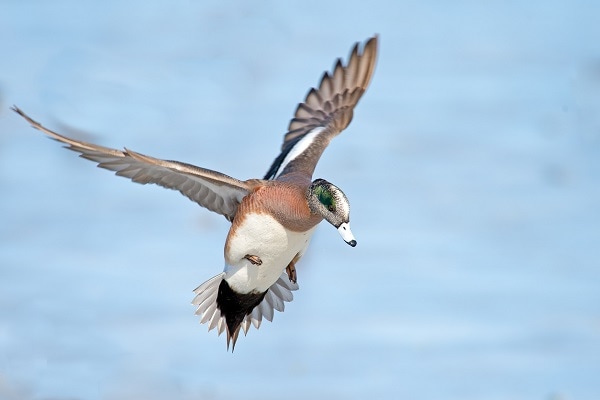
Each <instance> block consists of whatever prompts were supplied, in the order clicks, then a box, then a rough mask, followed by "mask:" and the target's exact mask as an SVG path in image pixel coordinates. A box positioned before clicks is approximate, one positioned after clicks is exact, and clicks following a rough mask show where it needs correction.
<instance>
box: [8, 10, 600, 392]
mask: <svg viewBox="0 0 600 400" xmlns="http://www.w3.org/2000/svg"><path fill="white" fill-rule="evenodd" d="M598 15H600V6H599V5H597V4H593V3H592V2H586V1H574V2H573V1H571V2H567V1H550V2H547V1H545V2H542V1H534V2H528V3H527V4H522V3H520V2H499V1H497V2H496V1H495V2H483V3H482V2H470V1H461V2H452V3H448V4H439V2H433V1H429V2H425V1H423V2H379V1H373V2H370V3H365V2H354V1H344V2H341V1H335V2H327V3H325V2H315V1H308V2H307V1H303V2H269V3H266V2H265V3H263V4H261V5H251V4H250V3H247V2H243V1H238V2H233V3H232V2H229V3H223V2H216V1H208V2H183V1H176V2H161V3H157V2H154V3H148V2H141V1H132V2H119V1H103V2H98V3H86V2H77V1H67V0H65V1H56V2H17V1H8V2H4V4H2V5H1V6H0V36H1V37H2V38H3V40H2V41H0V55H1V60H2V61H0V193H1V196H0V399H7V400H15V399H16V400H21V399H26V400H30V399H31V400H33V399H106V400H120V399H150V400H153V399H157V400H158V399H175V398H176V399H184V400H185V399H238V398H246V399H263V400H264V399H279V398H282V397H286V398H289V399H306V398H318V399H320V398H323V399H325V398H328V399H329V398H351V399H364V398H371V399H392V398H406V399H484V400H494V399H553V400H558V399H561V400H566V399H578V400H580V399H598V398H600V386H599V385H598V376H600V268H599V267H600V266H599V261H598V260H599V259H600V250H598V249H599V246H598V244H599V243H600V207H599V205H600V161H599V160H600V44H599V42H598V40H597V38H599V37H600V24H598ZM373 33H379V34H380V41H381V46H380V57H379V63H378V66H377V71H376V74H375V77H374V79H373V82H372V85H371V87H370V88H369V90H368V92H367V93H366V95H365V96H364V98H363V100H362V101H361V103H360V104H359V106H358V108H357V110H356V113H355V118H354V121H353V122H352V124H351V126H350V127H349V129H348V130H347V131H346V132H344V133H343V135H341V136H340V137H338V138H336V139H335V140H334V142H333V143H332V145H331V146H330V148H329V149H328V150H327V151H326V153H325V154H324V156H323V158H322V160H321V162H320V164H319V166H318V168H317V173H316V176H317V177H324V178H327V179H328V180H331V181H332V182H334V183H335V184H337V185H339V186H340V187H342V188H343V189H344V191H345V192H346V194H347V195H348V196H349V198H350V201H351V203H352V226H353V231H354V234H355V236H356V237H357V240H358V246H357V247H356V248H350V247H349V246H347V245H346V244H344V243H343V241H342V240H340V238H339V236H338V234H337V232H335V230H334V229H332V228H331V227H330V226H326V225H323V226H321V227H320V228H319V229H318V231H317V233H316V235H315V237H314V239H313V243H312V245H311V248H310V250H309V252H308V254H307V255H306V256H305V258H304V259H303V260H302V262H301V263H300V264H299V266H298V268H299V269H298V274H299V283H300V287H301V290H300V291H299V292H297V295H296V297H295V300H294V302H293V303H291V304H289V305H288V306H287V307H286V312H285V313H278V314H277V315H276V316H275V319H274V322H273V323H265V324H264V325H263V326H262V327H261V329H260V330H259V331H256V330H252V331H251V332H250V333H249V334H248V336H247V337H245V338H241V339H240V340H239V342H238V345H237V347H236V351H235V353H234V354H233V355H232V354H230V353H227V352H226V351H225V339H224V338H223V337H217V336H216V334H215V333H214V332H210V333H207V332H206V326H204V325H202V326H201V325H199V323H198V321H197V318H196V317H195V316H194V315H193V312H194V309H193V307H192V306H191V305H190V304H189V303H190V301H191V299H192V297H193V294H192V289H194V288H195V287H196V286H197V285H198V284H200V283H201V282H203V281H204V280H206V279H207V278H209V277H211V276H213V275H214V274H216V273H218V272H219V271H221V269H222V266H223V260H222V246H223V242H224V238H225V235H226V232H227V229H228V223H227V222H226V221H225V220H224V218H222V217H220V216H217V215H213V214H211V213H209V212H208V211H206V210H203V209H200V208H199V207H197V206H196V205H195V204H193V203H191V202H189V201H188V200H186V199H185V198H183V197H182V196H180V195H179V194H177V193H175V192H169V191H166V190H163V189H160V188H157V187H143V186H140V185H134V184H132V183H131V182H129V181H127V180H125V179H122V178H115V177H114V176H112V175H111V173H109V172H107V171H104V170H100V169H98V168H95V167H94V165H93V164H92V163H90V162H88V161H84V160H81V159H78V158H77V157H75V156H74V154H73V153H70V152H67V151H65V150H62V149H61V148H60V146H58V145H57V144H56V143H54V142H52V141H50V140H47V139H45V138H44V137H42V135H40V134H39V133H38V132H36V131H34V130H33V129H31V128H30V127H29V126H28V125H27V124H26V123H25V122H24V121H23V120H21V119H20V118H19V117H18V116H17V115H16V114H14V113H12V112H10V111H9V107H10V105H12V104H16V105H18V106H19V107H21V108H23V109H24V110H25V111H26V112H28V113H29V114H30V115H32V116H33V117H34V118H36V119H38V120H40V121H42V122H43V123H44V124H46V125H47V126H49V127H52V128H54V129H57V130H59V131H61V132H64V133H66V134H70V135H74V136H77V137H80V138H85V139H87V140H91V141H95V142H97V143H100V144H104V145H108V146H113V147H122V146H127V147H129V148H131V149H133V150H136V151H140V152H143V153H147V154H151V155H154V156H156V157H161V158H169V159H177V160H182V161H187V162H191V163H194V164H197V165H200V166H203V167H207V168H212V169H216V170H219V171H222V172H224V173H226V174H229V175H232V176H235V177H237V178H240V179H247V178H252V177H260V176H262V175H263V174H264V173H265V172H266V170H267V168H268V166H269V165H270V163H271V161H272V159H273V157H275V156H276V155H277V152H278V149H279V146H280V144H281V140H282V135H283V133H284V130H285V128H286V127H287V124H288V121H289V118H290V117H291V115H292V112H293V111H294V109H295V106H296V104H297V103H298V102H299V101H301V100H302V99H303V96H304V95H305V93H306V91H307V90H308V88H309V87H310V86H312V85H316V84H317V82H318V79H319V77H320V74H321V73H322V71H323V70H325V69H327V68H330V67H331V65H332V64H333V60H334V59H335V58H336V57H339V56H344V57H345V56H346V55H347V54H348V51H349V49H350V47H351V45H352V44H353V43H354V42H355V41H362V40H364V39H366V38H367V37H368V36H370V35H372V34H373Z"/></svg>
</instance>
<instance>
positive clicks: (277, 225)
mask: <svg viewBox="0 0 600 400" xmlns="http://www.w3.org/2000/svg"><path fill="white" fill-rule="evenodd" d="M376 56H377V36H375V37H372V38H370V39H368V40H367V41H366V42H365V43H364V45H363V46H361V45H360V44H359V43H356V45H355V46H354V48H353V49H352V51H351V53H350V57H349V60H348V62H347V64H346V65H344V64H343V62H342V60H340V59H338V60H337V62H336V63H335V66H334V68H333V71H332V72H331V73H327V72H325V73H324V75H323V77H322V79H321V82H320V84H319V88H318V89H315V88H313V89H311V90H310V91H309V92H308V94H307V96H306V99H305V100H304V102H303V103H300V104H299V105H298V107H297V108H296V113H295V115H294V118H293V119H292V120H291V122H290V124H289V127H288V132H287V133H286V135H285V137H284V141H283V145H282V147H281V154H279V156H277V158H276V159H275V161H274V162H273V164H272V165H271V168H269V171H268V172H267V174H266V175H265V177H264V178H263V179H249V180H246V181H240V180H237V179H235V178H232V177H230V176H227V175H224V174H222V173H220V172H216V171H212V170H209V169H205V168H200V167H196V166H194V165H191V164H186V163H182V162H178V161H167V160H161V159H158V158H153V157H150V156H146V155H143V154H140V153H136V152H135V151H132V150H129V149H127V148H125V149H124V150H116V149H111V148H108V147H102V146H98V145H95V144H91V143H86V142H82V141H78V140H74V139H70V138H68V137H65V136H63V135H60V134H58V133H56V132H54V131H52V130H50V129H47V128H45V127H44V126H42V125H41V124H40V123H38V122H36V121H34V120H33V119H31V118H30V117H29V116H27V115H26V114H25V113H24V112H23V111H21V110H20V109H19V108H17V107H13V110H14V111H16V112H17V113H18V114H19V115H21V116H22V117H23V118H25V119H26V120H27V121H29V123H30V124H31V125H32V126H33V127H34V128H36V129H39V130H40V131H42V132H44V133H46V134H47V135H48V136H50V137H51V138H52V139H55V140H57V141H59V142H62V143H65V144H66V145H67V148H68V149H70V150H74V151H76V152H78V153H81V154H80V156H81V157H83V158H87V159H88V160H92V161H94V162H97V163H98V166H99V167H102V168H106V169H109V170H111V171H116V174H117V175H119V176H125V177H127V178H130V179H131V180H132V181H134V182H137V183H142V184H146V183H154V184H157V185H160V186H163V187H165V188H169V189H175V190H178V191H179V192H181V193H182V194H183V195H184V196H186V197H188V198H189V199H190V200H192V201H194V202H196V203H198V204H199V205H201V206H202V207H205V208H207V209H209V210H211V211H214V212H216V213H219V214H221V215H224V216H225V218H227V220H228V221H230V222H231V228H230V230H229V233H228V235H227V240H226V241H225V269H224V270H223V272H221V273H220V274H219V275H217V276H215V277H213V278H211V279H209V280H208V281H206V282H204V283H203V284H202V285H200V286H198V288H196V289H195V290H194V293H195V294H196V296H195V298H194V300H193V301H192V303H193V304H194V305H195V306H197V310H196V314H197V315H199V316H200V317H201V323H208V327H209V330H211V329H213V328H217V331H218V333H219V335H220V334H221V333H222V332H223V331H225V330H226V331H227V347H228V348H229V344H230V342H232V344H233V346H232V348H234V347H235V343H236V341H237V338H238V335H239V332H240V328H241V329H243V330H244V333H247V332H248V329H249V328H250V325H254V326H255V327H256V328H257V329H258V328H259V326H260V323H261V321H262V318H263V317H264V318H265V319H267V320H269V321H271V320H272V318H273V310H277V311H283V309H284V302H289V301H292V299H293V295H292V291H293V290H297V289H298V285H297V283H296V268H295V264H296V263H297V262H298V260H299V259H300V258H301V257H302V255H303V254H304V252H305V251H306V249H307V247H308V243H309V241H310V238H311V236H312V234H313V233H314V231H315V228H316V226H317V225H318V224H319V222H321V221H322V220H323V219H325V220H326V221H328V222H329V223H330V224H332V225H333V226H334V227H336V228H337V230H338V232H339V233H340V235H341V236H342V238H343V239H344V240H345V241H346V243H348V244H349V245H350V246H356V240H355V239H354V236H353V235H352V232H351V231H350V222H349V214H350V206H349V203H348V199H347V198H346V195H345V194H344V193H343V192H342V191H341V190H340V189H339V188H338V187H336V186H334V185H333V184H331V183H329V182H327V181H326V180H324V179H316V180H314V181H312V174H313V171H314V169H315V166H316V164H317V162H318V160H319V158H320V156H321V154H322V153H323V151H324V150H325V148H326V147H327V145H328V144H329V142H330V141H331V139H333V137H335V136H337V135H338V134H339V133H340V132H341V131H342V130H344V129H345V128H346V127H347V126H348V124H349V123H350V121H351V120H352V115H353V110H354V107H355V106H356V104H357V103H358V101H359V99H360V98H361V96H362V94H363V93H364V92H365V90H366V89H367V86H368V85H369V82H370V80H371V77H372V75H373V71H374V69H375V61H376Z"/></svg>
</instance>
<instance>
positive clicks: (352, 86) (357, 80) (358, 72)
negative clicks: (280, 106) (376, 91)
mask: <svg viewBox="0 0 600 400" xmlns="http://www.w3.org/2000/svg"><path fill="white" fill-rule="evenodd" d="M377 40H378V38H377V36H374V37H372V38H370V39H369V40H367V42H366V43H365V44H364V45H363V46H362V49H361V48H360V47H361V46H360V44H359V43H356V44H355V45H354V48H353V49H352V52H351V53H350V57H349V60H348V63H347V64H346V65H345V66H344V64H343V62H342V60H341V59H338V60H337V62H336V63H335V67H334V68H333V72H331V73H328V72H325V73H324V74H323V77H322V78H321V83H320V84H319V88H318V89H315V88H312V89H311V90H310V91H309V92H308V94H307V95H306V99H305V100H304V102H303V103H300V104H298V108H297V109H296V113H295V115H294V118H293V119H292V120H291V121H290V125H289V127H288V132H287V133H286V135H285V137H284V140H283V145H282V146H281V154H279V156H278V157H277V158H276V159H275V161H274V162H273V164H272V165H271V168H270V169H269V171H268V172H267V174H266V176H265V179H276V178H278V177H279V176H281V175H285V174H288V173H291V172H301V173H304V174H307V175H308V176H309V177H310V176H312V173H313V172H314V169H315V166H316V165H317V162H318V161H319V158H320V157H321V154H322V153H323V151H324V150H325V148H326V147H327V145H328V144H329V142H330V141H331V139H332V138H333V137H335V136H337V135H338V134H339V133H340V132H341V131H343V130H344V129H345V128H346V127H347V126H348V125H349V124H350V121H352V115H353V112H354V107H355V106H356V104H357V103H358V101H359V100H360V98H361V96H362V95H363V93H364V92H365V90H367V87H368V86H369V82H370V81H371V77H372V76H373V72H374V71H375V61H376V59H377Z"/></svg>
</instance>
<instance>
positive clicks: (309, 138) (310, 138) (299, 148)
mask: <svg viewBox="0 0 600 400" xmlns="http://www.w3.org/2000/svg"><path fill="white" fill-rule="evenodd" d="M324 130H325V127H323V126H319V127H318V128H314V129H313V130H312V131H310V132H308V133H307V134H306V136H304V137H303V138H302V139H300V141H298V143H296V144H295V145H294V147H292V148H291V149H290V151H289V152H288V153H287V155H286V156H285V158H284V159H283V162H282V163H281V165H280V166H279V169H277V173H276V174H275V178H277V177H278V176H279V174H281V172H282V171H283V170H284V169H285V167H287V165H288V164H289V163H290V162H292V161H293V160H294V159H295V158H296V157H298V156H299V155H300V154H302V153H304V152H305V151H306V149H308V148H309V147H310V145H311V144H312V143H313V142H314V140H315V138H316V137H317V136H318V135H319V134H320V133H321V132H323V131H324Z"/></svg>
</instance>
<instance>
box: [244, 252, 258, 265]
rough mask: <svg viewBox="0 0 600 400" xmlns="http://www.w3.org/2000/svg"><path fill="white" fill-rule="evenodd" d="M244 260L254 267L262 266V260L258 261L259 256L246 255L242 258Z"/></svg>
mask: <svg viewBox="0 0 600 400" xmlns="http://www.w3.org/2000/svg"><path fill="white" fill-rule="evenodd" d="M244 258H245V259H246V260H248V261H250V262H251V263H252V264H254V265H262V260H261V259H260V257H259V256H253V255H250V254H246V255H245V256H244Z"/></svg>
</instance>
